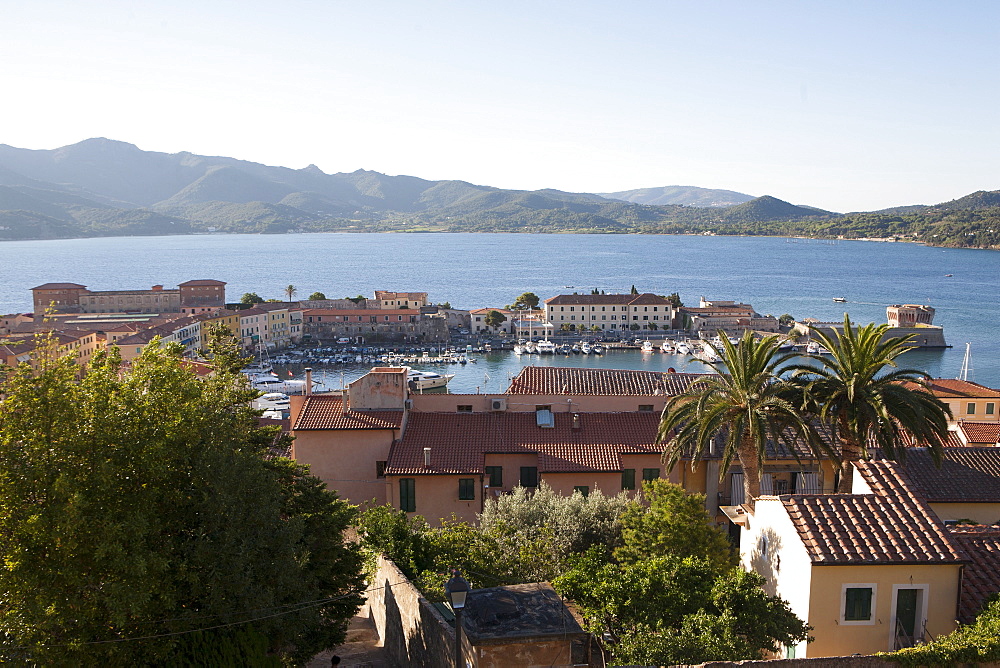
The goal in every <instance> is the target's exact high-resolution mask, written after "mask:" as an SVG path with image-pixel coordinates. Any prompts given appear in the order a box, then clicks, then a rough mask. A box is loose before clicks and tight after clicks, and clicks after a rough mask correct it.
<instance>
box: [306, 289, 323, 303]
mask: <svg viewBox="0 0 1000 668" xmlns="http://www.w3.org/2000/svg"><path fill="white" fill-rule="evenodd" d="M324 299H326V295H324V294H323V293H322V292H319V291H317V292H314V293H312V294H311V295H309V301H311V302H320V301H323V300H324Z"/></svg>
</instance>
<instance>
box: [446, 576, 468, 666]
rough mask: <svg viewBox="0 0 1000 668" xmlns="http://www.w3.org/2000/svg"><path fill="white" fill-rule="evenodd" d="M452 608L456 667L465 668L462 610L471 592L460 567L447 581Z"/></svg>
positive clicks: (447, 590)
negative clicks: (463, 659) (460, 571)
mask: <svg viewBox="0 0 1000 668" xmlns="http://www.w3.org/2000/svg"><path fill="white" fill-rule="evenodd" d="M444 589H445V591H446V592H448V598H449V599H450V601H451V609H452V611H454V613H455V668H464V666H465V662H464V661H462V610H463V609H464V608H465V597H466V596H467V595H468V593H469V583H468V582H467V581H466V579H465V578H463V577H462V576H461V574H459V572H458V569H455V570H453V571H452V572H451V579H450V580H448V582H446V583H445V585H444Z"/></svg>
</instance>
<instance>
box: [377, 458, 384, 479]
mask: <svg viewBox="0 0 1000 668" xmlns="http://www.w3.org/2000/svg"><path fill="white" fill-rule="evenodd" d="M375 477H376V478H384V477H385V461H384V460H383V461H377V462H375Z"/></svg>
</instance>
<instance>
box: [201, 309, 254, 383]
mask: <svg viewBox="0 0 1000 668" xmlns="http://www.w3.org/2000/svg"><path fill="white" fill-rule="evenodd" d="M201 355H202V357H204V358H206V359H209V360H211V361H212V364H213V365H214V366H215V368H216V369H221V370H222V371H225V372H227V373H232V374H236V373H239V371H240V369H242V368H243V367H245V366H246V365H247V364H249V363H250V362H252V361H253V356H251V355H246V354H244V352H243V345H242V343H241V342H240V339H239V338H238V337H237V336H236V335H235V334H233V333H232V331H231V330H230V329H229V328H228V327H226V326H225V325H223V324H222V323H221V322H216V323H213V324H212V325H210V326H209V328H208V348H207V349H205V350H202V351H201Z"/></svg>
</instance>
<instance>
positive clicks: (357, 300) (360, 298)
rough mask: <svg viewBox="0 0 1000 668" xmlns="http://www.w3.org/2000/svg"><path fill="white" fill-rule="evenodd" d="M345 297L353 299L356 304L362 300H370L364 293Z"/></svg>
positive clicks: (349, 299)
mask: <svg viewBox="0 0 1000 668" xmlns="http://www.w3.org/2000/svg"><path fill="white" fill-rule="evenodd" d="M344 299H346V300H348V301H352V302H354V303H355V304H360V303H361V302H363V301H367V300H368V298H367V297H365V296H364V295H358V296H357V297H344Z"/></svg>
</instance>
